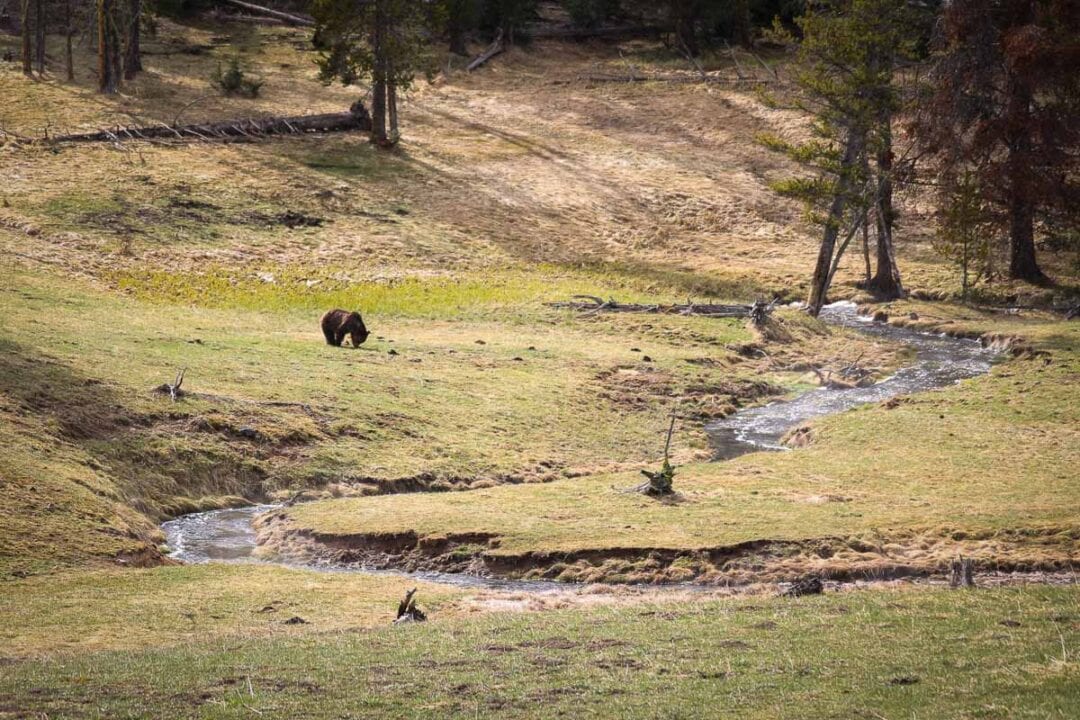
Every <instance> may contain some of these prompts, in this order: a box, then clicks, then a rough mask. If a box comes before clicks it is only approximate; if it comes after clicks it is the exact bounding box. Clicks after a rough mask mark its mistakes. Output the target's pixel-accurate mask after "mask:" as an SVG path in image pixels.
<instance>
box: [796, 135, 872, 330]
mask: <svg viewBox="0 0 1080 720" xmlns="http://www.w3.org/2000/svg"><path fill="white" fill-rule="evenodd" d="M864 143H865V138H864V136H863V134H862V132H861V131H856V130H849V131H848V135H847V139H846V140H845V147H844V158H843V160H841V163H840V177H839V179H838V180H837V182H836V194H835V195H834V196H833V201H832V205H831V206H830V207H829V216H828V218H827V220H826V221H825V232H824V235H823V236H822V238H821V248H820V249H819V250H818V258H817V264H816V265H815V266H814V277H813V279H812V280H811V281H810V298H809V300H807V303H806V304H807V306H808V307H807V310H808V311H809V312H810V314H811V315H813V316H814V317H817V316H818V314H819V313H820V312H821V308H822V306H824V305H825V297H826V295H827V293H828V292H829V280H830V276H831V274H832V265H833V254H834V252H835V250H836V238H837V236H838V235H839V234H840V223H841V222H842V221H843V219H844V210H845V209H846V208H847V203H848V193H849V192H850V190H851V170H852V168H853V167H855V163H856V162H857V161H858V159H859V156H860V155H862V152H863V144H864Z"/></svg>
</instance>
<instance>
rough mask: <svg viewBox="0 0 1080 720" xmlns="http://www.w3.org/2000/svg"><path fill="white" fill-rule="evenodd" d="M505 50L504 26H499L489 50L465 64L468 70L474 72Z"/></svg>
mask: <svg viewBox="0 0 1080 720" xmlns="http://www.w3.org/2000/svg"><path fill="white" fill-rule="evenodd" d="M504 50H506V42H505V41H504V40H503V31H502V28H499V31H498V32H497V33H495V39H494V40H492V42H491V44H490V45H488V47H487V50H485V51H484V52H482V53H480V54H479V55H477V56H476V57H475V58H473V59H472V61H471V62H470V63H469V64H468V65H466V66H465V70H466V72H472V71H473V70H475V69H477V68H478V67H480V66H482V65H483V64H484V63H486V62H487V61H488V60H490V59H491V58H493V57H495V56H496V55H498V54H499V53H501V52H503V51H504Z"/></svg>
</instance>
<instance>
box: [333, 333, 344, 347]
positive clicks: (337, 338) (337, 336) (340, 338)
mask: <svg viewBox="0 0 1080 720" xmlns="http://www.w3.org/2000/svg"><path fill="white" fill-rule="evenodd" d="M343 342H345V333H343V332H341V331H340V330H338V331H337V332H336V333H334V344H335V345H337V346H338V347H341V343H343Z"/></svg>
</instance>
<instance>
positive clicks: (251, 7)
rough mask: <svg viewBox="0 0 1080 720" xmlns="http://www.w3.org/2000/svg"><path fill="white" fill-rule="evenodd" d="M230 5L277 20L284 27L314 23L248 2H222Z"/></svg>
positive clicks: (308, 25) (241, 0) (298, 16)
mask: <svg viewBox="0 0 1080 720" xmlns="http://www.w3.org/2000/svg"><path fill="white" fill-rule="evenodd" d="M223 2H226V3H228V4H230V5H234V6H236V7H238V8H241V9H243V10H247V11H248V12H253V13H255V14H257V15H265V16H267V17H272V18H277V19H278V20H281V21H282V22H283V23H285V24H286V25H299V26H301V27H314V26H315V21H314V20H312V19H311V18H309V17H303V16H300V15H293V14H292V13H287V12H282V11H280V10H273V9H271V8H268V7H263V6H262V5H255V4H253V3H249V2H243V0H223Z"/></svg>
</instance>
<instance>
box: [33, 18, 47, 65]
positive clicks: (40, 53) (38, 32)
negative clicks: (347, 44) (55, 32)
mask: <svg viewBox="0 0 1080 720" xmlns="http://www.w3.org/2000/svg"><path fill="white" fill-rule="evenodd" d="M34 41H35V42H36V44H37V47H36V48H34V50H35V57H34V61H35V64H36V65H37V71H38V75H44V74H45V0H36V2H35V3H34Z"/></svg>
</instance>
